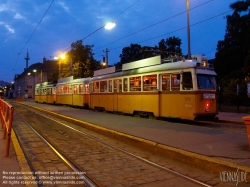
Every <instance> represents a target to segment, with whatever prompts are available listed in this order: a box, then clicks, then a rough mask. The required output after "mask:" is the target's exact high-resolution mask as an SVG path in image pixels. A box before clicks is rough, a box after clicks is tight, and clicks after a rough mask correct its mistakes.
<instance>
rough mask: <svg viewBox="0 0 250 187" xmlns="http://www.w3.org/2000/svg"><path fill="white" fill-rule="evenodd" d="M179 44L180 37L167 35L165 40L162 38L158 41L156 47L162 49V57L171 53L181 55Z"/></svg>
mask: <svg viewBox="0 0 250 187" xmlns="http://www.w3.org/2000/svg"><path fill="white" fill-rule="evenodd" d="M181 44H182V42H181V39H179V38H176V37H169V38H167V39H166V40H164V39H162V40H161V41H160V42H159V43H158V47H159V49H160V50H161V51H162V57H165V58H166V57H169V56H170V55H172V54H178V55H182V50H181Z"/></svg>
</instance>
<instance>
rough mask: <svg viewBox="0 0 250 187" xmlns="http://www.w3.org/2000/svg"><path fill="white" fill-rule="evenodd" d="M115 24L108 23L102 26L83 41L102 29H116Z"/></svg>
mask: <svg viewBox="0 0 250 187" xmlns="http://www.w3.org/2000/svg"><path fill="white" fill-rule="evenodd" d="M115 25H116V24H115V22H113V21H110V22H108V23H106V24H105V25H103V26H101V27H100V28H99V29H96V30H95V31H94V32H92V33H90V34H89V35H87V36H86V37H85V38H83V39H82V40H85V39H86V38H88V37H89V36H91V35H92V34H94V33H96V32H97V31H99V30H100V29H102V28H105V29H107V30H111V29H113V28H114V27H115Z"/></svg>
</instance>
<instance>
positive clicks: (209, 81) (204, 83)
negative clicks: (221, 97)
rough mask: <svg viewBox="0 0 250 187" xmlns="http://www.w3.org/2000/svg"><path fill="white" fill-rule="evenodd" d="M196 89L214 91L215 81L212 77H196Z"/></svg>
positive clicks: (200, 75)
mask: <svg viewBox="0 0 250 187" xmlns="http://www.w3.org/2000/svg"><path fill="white" fill-rule="evenodd" d="M197 81H198V88H199V89H212V90H215V89H216V81H215V77H214V76H213V75H203V74H198V75H197Z"/></svg>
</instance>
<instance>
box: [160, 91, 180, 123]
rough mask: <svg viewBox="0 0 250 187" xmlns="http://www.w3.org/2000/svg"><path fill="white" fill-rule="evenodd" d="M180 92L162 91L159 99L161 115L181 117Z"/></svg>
mask: <svg viewBox="0 0 250 187" xmlns="http://www.w3.org/2000/svg"><path fill="white" fill-rule="evenodd" d="M180 100H181V94H180V92H161V93H160V100H159V103H160V104H159V108H160V117H171V118H180V113H181V109H180V106H181V101H180Z"/></svg>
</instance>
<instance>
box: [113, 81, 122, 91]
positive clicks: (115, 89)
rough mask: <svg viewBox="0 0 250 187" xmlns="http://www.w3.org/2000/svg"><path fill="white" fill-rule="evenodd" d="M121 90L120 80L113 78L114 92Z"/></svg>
mask: <svg viewBox="0 0 250 187" xmlns="http://www.w3.org/2000/svg"><path fill="white" fill-rule="evenodd" d="M121 91H122V80H121V79H118V80H114V92H121Z"/></svg>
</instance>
